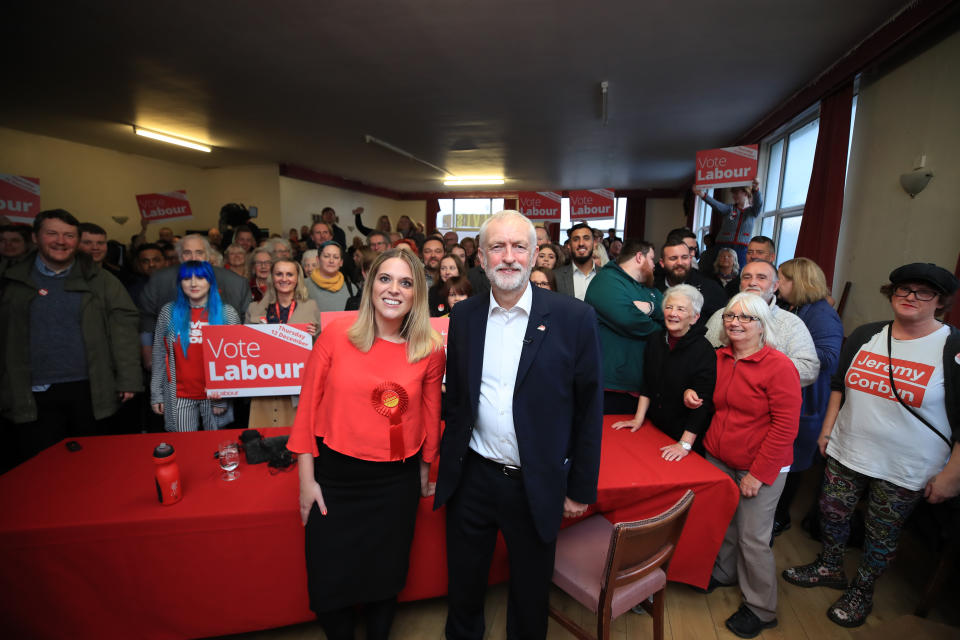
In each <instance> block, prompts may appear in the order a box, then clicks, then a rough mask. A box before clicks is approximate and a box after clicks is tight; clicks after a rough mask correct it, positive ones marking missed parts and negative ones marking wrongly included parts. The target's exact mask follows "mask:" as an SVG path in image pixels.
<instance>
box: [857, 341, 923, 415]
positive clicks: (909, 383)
mask: <svg viewBox="0 0 960 640" xmlns="http://www.w3.org/2000/svg"><path fill="white" fill-rule="evenodd" d="M892 363H893V369H892V370H893V381H894V382H896V383H897V391H899V392H900V397H901V398H903V401H904V402H905V403H907V404H908V405H910V406H911V407H914V408H919V407H920V406H921V405H922V404H923V395H924V393H925V392H926V390H927V385H928V384H930V378H931V377H932V376H933V370H934V367H933V366H931V365H928V364H923V363H922V362H911V361H910V360H899V359H897V358H894V359H893V360H892ZM889 369H890V366H889V365H888V364H887V356H885V355H879V354H876V353H870V352H869V351H867V350H866V349H861V350H860V352H859V353H857V357H856V358H855V359H854V361H853V363H852V364H851V365H850V368H849V369H848V370H847V375H846V378H845V379H844V382H845V383H846V385H847V388H848V389H854V390H856V391H863V392H864V393H869V394H872V395H875V396H877V397H880V398H886V399H888V400H891V401H893V402H896V401H897V399H896V398H895V397H894V395H893V389H891V388H890V374H889V373H888V370H889Z"/></svg>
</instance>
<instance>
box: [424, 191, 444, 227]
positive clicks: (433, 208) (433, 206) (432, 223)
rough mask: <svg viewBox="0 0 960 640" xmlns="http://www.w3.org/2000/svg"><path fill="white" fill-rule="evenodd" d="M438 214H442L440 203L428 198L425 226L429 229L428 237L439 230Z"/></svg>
mask: <svg viewBox="0 0 960 640" xmlns="http://www.w3.org/2000/svg"><path fill="white" fill-rule="evenodd" d="M438 213H440V201H439V200H437V199H436V198H427V215H426V219H425V220H424V226H425V227H426V228H427V234H428V235H429V234H431V233H434V232H435V231H436V230H437V214H438Z"/></svg>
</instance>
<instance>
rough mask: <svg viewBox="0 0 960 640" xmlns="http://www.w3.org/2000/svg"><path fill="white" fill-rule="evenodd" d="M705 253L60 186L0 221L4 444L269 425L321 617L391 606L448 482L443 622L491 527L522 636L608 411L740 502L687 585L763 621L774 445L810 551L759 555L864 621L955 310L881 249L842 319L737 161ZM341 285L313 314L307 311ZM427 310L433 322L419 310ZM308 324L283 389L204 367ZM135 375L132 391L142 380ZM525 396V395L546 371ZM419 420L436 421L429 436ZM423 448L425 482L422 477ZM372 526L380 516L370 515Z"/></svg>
mask: <svg viewBox="0 0 960 640" xmlns="http://www.w3.org/2000/svg"><path fill="white" fill-rule="evenodd" d="M733 196H734V204H732V205H727V204H724V203H721V202H719V201H715V200H713V199H712V198H706V200H707V202H708V203H709V204H710V205H711V206H713V207H714V208H715V209H717V210H718V211H720V212H721V213H722V214H723V215H724V223H723V228H722V229H721V231H720V233H719V234H718V236H717V242H716V243H714V244H713V245H712V246H710V247H709V248H706V249H705V251H704V252H703V253H701V252H700V246H699V243H698V240H697V237H696V235H695V234H693V233H692V232H691V231H690V230H689V229H684V228H681V229H675V230H673V231H671V232H670V233H669V234H668V236H667V238H666V239H665V241H664V242H663V243H662V245H661V246H660V249H659V254H658V252H657V250H656V247H654V245H653V244H651V243H649V242H647V241H644V240H640V239H635V238H626V239H621V238H619V237H617V235H616V232H615V230H614V229H610V230H608V232H607V235H606V236H604V234H603V233H602V232H601V231H600V230H597V229H592V228H591V227H590V226H589V225H588V224H587V223H583V222H580V223H577V224H574V225H573V226H572V227H571V228H570V229H569V230H568V231H567V232H566V235H567V237H566V239H565V241H564V242H563V243H560V242H558V238H551V237H550V235H549V233H548V232H547V229H545V228H543V227H535V226H534V225H533V224H531V223H530V221H529V220H527V219H526V218H525V217H523V216H522V215H520V214H519V213H517V212H511V211H506V212H501V213H497V214H494V215H492V216H490V217H489V218H488V219H487V220H486V221H485V222H484V224H483V226H482V227H481V228H480V231H479V234H478V235H477V236H466V237H460V234H458V233H457V232H454V231H450V232H447V233H445V234H439V233H428V232H426V230H424V229H423V227H422V225H418V224H415V223H414V222H413V221H412V220H410V218H408V217H407V216H402V217H401V218H400V219H399V220H398V221H397V223H396V226H395V227H394V226H393V224H392V223H391V220H390V218H389V217H387V216H380V217H379V219H378V220H377V221H376V224H375V226H374V227H367V226H366V225H364V224H363V214H364V210H363V209H362V208H358V209H356V210H354V211H353V212H352V213H353V216H354V227H355V228H356V229H357V230H359V232H360V233H361V234H363V237H356V238H354V239H353V241H352V242H351V243H350V244H349V246H348V244H347V238H346V233H345V232H344V230H343V229H342V228H340V227H339V226H338V224H337V222H338V219H337V216H336V212H335V211H334V210H333V209H332V208H329V207H327V208H325V209H323V211H322V212H321V214H320V216H319V219H318V220H317V221H315V222H314V223H313V224H312V225H309V226H306V225H305V226H303V227H302V228H301V229H299V230H297V229H290V230H289V233H288V234H287V236H286V237H280V236H279V235H274V236H269V237H264V236H265V234H262V233H261V232H260V230H259V229H258V228H257V227H256V225H255V224H254V223H253V221H252V220H251V219H250V218H249V215H248V214H247V212H246V210H245V209H243V208H242V207H241V206H239V205H226V206H225V207H224V210H223V211H222V212H221V224H220V225H218V226H217V227H215V228H212V229H210V230H208V231H207V232H206V233H191V234H187V235H184V236H182V237H175V236H174V234H173V232H172V231H171V230H170V229H169V228H166V227H164V228H161V229H160V230H159V232H158V237H157V239H156V241H153V242H150V241H148V239H147V237H146V231H147V228H146V225H144V228H143V229H142V230H141V232H140V233H139V234H138V235H137V236H134V237H133V238H131V243H130V244H129V245H126V246H125V245H121V244H119V243H117V242H113V241H109V240H108V239H107V234H106V232H105V231H104V230H103V229H102V228H101V227H99V226H97V225H95V224H92V223H86V222H84V223H81V222H79V221H78V220H77V219H76V218H75V217H74V216H73V215H71V214H70V213H69V212H67V211H65V210H62V209H57V210H48V211H43V212H40V213H39V214H38V215H37V216H36V218H35V220H34V223H33V226H32V228H30V227H25V226H19V225H7V226H3V227H2V229H0V232H2V236H0V240H2V243H0V255H2V262H0V336H2V338H0V339H2V340H3V345H4V364H5V366H4V368H3V372H2V373H0V401H2V406H0V409H2V419H3V427H4V433H5V435H6V436H7V438H8V443H9V446H8V447H6V448H5V453H4V460H3V467H2V469H0V471H5V470H7V469H10V468H12V467H13V466H15V465H16V464H19V463H20V462H22V461H24V460H26V459H28V458H30V457H31V456H33V455H35V454H37V453H38V452H39V451H41V450H42V449H44V448H46V447H48V446H50V445H52V444H55V443H57V442H59V441H60V440H62V439H64V438H72V437H77V436H87V435H102V434H113V433H122V432H130V431H133V432H139V431H141V430H158V431H159V430H166V431H192V430H198V429H201V428H203V429H220V428H224V427H227V426H232V427H248V426H249V427H250V428H257V429H259V428H264V427H272V426H288V427H292V432H291V436H290V439H289V442H288V448H289V449H290V450H291V451H292V452H294V453H296V454H297V456H298V462H299V474H300V511H301V516H302V519H303V523H304V525H305V527H306V536H307V537H306V539H307V544H306V562H307V570H308V589H309V594H310V602H311V608H312V609H313V610H314V611H315V612H316V613H317V615H318V618H319V619H320V621H321V624H322V625H323V627H324V629H325V630H326V632H327V635H328V637H329V638H352V637H353V629H354V626H355V621H354V613H355V609H356V607H357V606H358V605H360V610H361V611H362V612H363V616H364V619H365V621H366V625H367V637H370V638H385V637H387V636H388V634H389V629H390V624H391V621H392V618H393V611H394V608H395V604H396V595H397V593H398V592H399V591H400V590H401V589H402V587H403V584H404V580H405V577H406V571H407V555H408V553H409V548H410V543H411V540H412V535H413V526H414V520H415V517H416V511H417V504H418V499H419V497H420V496H429V495H433V494H434V493H435V494H436V504H437V506H441V505H445V506H446V507H447V531H448V540H447V546H448V572H449V577H450V586H449V607H450V609H449V614H448V620H447V628H446V632H447V637H450V638H476V637H480V636H482V634H483V629H484V624H485V623H484V618H483V595H484V591H485V588H486V576H487V571H488V569H489V564H490V559H491V554H492V550H493V545H494V543H495V541H496V535H497V531H501V532H502V533H503V535H504V538H505V539H506V542H507V547H508V552H509V555H510V563H511V587H510V594H509V604H508V616H507V626H508V635H509V636H510V637H513V636H514V635H515V636H517V637H521V636H522V637H543V635H544V634H545V633H546V611H547V594H548V585H549V582H550V575H551V573H552V566H553V554H554V545H555V541H556V534H557V530H558V529H559V527H560V523H561V520H562V519H563V518H564V517H567V518H570V517H577V516H579V515H581V514H583V513H584V511H585V510H586V509H587V507H588V505H589V504H590V503H592V502H593V501H595V499H596V480H597V474H598V472H599V465H600V440H601V424H602V416H603V414H617V415H620V414H625V415H627V416H633V417H632V418H628V419H624V420H620V421H617V422H615V423H613V425H612V428H614V429H625V428H626V429H630V430H631V431H636V430H638V429H640V428H650V427H644V425H645V424H646V423H647V421H649V422H650V423H652V424H653V425H654V428H658V429H660V430H661V431H662V432H663V433H665V434H667V436H669V437H670V438H671V439H672V440H673V441H674V442H673V443H672V444H669V445H666V446H664V447H663V448H662V450H661V452H660V455H661V456H662V458H663V459H664V460H665V461H666V462H667V463H670V464H682V461H683V460H684V458H686V457H687V456H688V455H689V454H690V453H691V452H696V453H698V454H701V455H703V456H704V457H706V459H707V460H709V461H710V462H711V463H712V464H714V465H715V466H716V467H717V468H718V469H719V470H720V471H721V472H723V473H724V474H726V475H728V476H729V477H730V478H731V480H732V481H733V482H735V483H736V485H737V486H738V488H739V491H740V500H739V505H738V507H737V510H736V514H735V515H734V517H733V520H732V522H731V523H730V525H729V528H728V530H727V532H726V536H725V537H724V541H723V545H722V547H721V550H720V553H719V555H718V557H717V559H716V563H715V566H714V569H713V573H712V577H711V579H710V584H709V586H708V588H707V589H706V590H707V591H712V590H713V589H715V588H720V587H726V586H733V585H737V586H738V587H739V589H740V591H741V592H742V594H743V601H742V605H741V606H740V608H739V609H738V610H737V611H736V612H734V613H733V614H732V615H731V616H730V617H729V619H728V620H727V626H728V628H730V630H731V631H733V632H734V633H735V634H737V635H738V636H740V637H745V638H749V637H754V636H756V635H757V634H759V633H760V632H761V631H762V630H763V629H766V628H769V627H772V626H774V625H776V624H777V618H776V612H777V579H776V572H775V564H774V558H773V553H772V550H771V547H772V545H773V538H774V536H776V535H779V534H780V533H781V532H782V531H784V530H786V529H787V528H789V527H790V524H791V523H790V515H789V512H790V506H791V504H792V502H793V500H794V498H795V496H796V493H797V487H798V486H799V483H800V479H799V478H800V477H799V473H800V472H801V471H804V470H806V469H808V468H810V467H811V466H813V465H814V464H815V461H816V459H817V458H818V457H821V456H822V457H825V458H826V471H825V474H824V477H823V487H822V491H821V494H820V499H819V509H820V522H821V529H822V532H821V535H822V540H823V552H822V553H821V554H820V555H819V556H818V557H817V559H816V560H814V561H813V562H812V563H810V564H807V565H802V566H798V567H793V568H790V569H788V570H786V571H784V572H783V578H784V579H785V580H786V581H787V582H789V583H791V584H793V585H799V586H801V587H816V586H826V587H830V588H837V589H842V590H843V595H842V596H841V597H840V598H839V600H837V602H836V603H835V604H834V605H833V606H832V607H831V608H830V610H829V612H828V616H829V617H830V619H831V620H833V621H834V622H836V623H837V624H840V625H844V626H857V625H859V624H862V623H863V622H864V620H865V619H866V617H867V615H868V614H869V613H870V610H871V607H872V594H873V590H874V586H875V584H876V581H877V579H878V578H879V577H880V575H881V574H882V572H883V571H884V569H885V568H886V566H887V565H888V563H889V562H890V560H891V559H892V557H893V555H894V552H895V550H896V547H897V542H898V537H899V533H900V530H901V528H902V526H903V523H904V521H905V520H906V518H907V517H908V516H909V514H910V511H911V510H912V508H913V507H914V506H915V505H916V504H917V503H918V502H919V501H920V500H922V499H924V498H926V499H927V500H930V501H932V502H937V501H942V500H945V499H947V498H949V497H952V496H955V495H957V493H960V454H958V455H951V454H952V453H956V452H957V446H956V441H957V438H958V436H960V401H958V398H960V374H958V370H957V367H956V362H960V359H958V358H960V356H958V352H960V332H958V331H957V330H956V329H953V328H950V327H949V326H947V325H944V324H943V323H941V322H940V320H939V319H938V318H940V317H941V316H942V314H943V313H944V312H945V311H946V310H947V309H949V307H950V305H951V303H952V301H953V296H954V294H955V292H956V290H957V288H958V282H957V279H956V278H955V277H954V276H953V275H952V274H951V273H950V272H948V271H947V270H945V269H943V268H941V267H938V266H936V265H932V264H924V263H914V264H908V265H904V266H902V267H899V268H897V269H894V270H893V271H892V272H891V273H890V275H889V278H888V280H889V282H888V283H887V284H885V285H884V287H883V288H882V290H881V291H882V293H883V295H885V296H886V297H887V299H888V300H889V301H890V305H891V309H892V314H893V318H894V319H893V321H892V322H883V323H876V324H870V325H866V326H864V327H861V328H859V329H857V330H856V331H854V332H853V334H852V335H851V336H850V337H849V338H848V339H847V341H846V344H845V345H843V338H844V336H843V327H842V324H841V322H840V318H839V316H838V315H837V313H836V311H835V310H834V308H833V306H832V299H831V298H830V292H829V287H828V285H827V282H826V280H825V278H824V274H823V271H822V270H821V269H820V267H819V266H818V265H817V264H815V263H814V262H813V261H811V260H809V259H807V258H803V257H798V258H794V259H791V260H786V261H782V262H781V263H779V265H778V262H777V257H776V246H775V243H774V241H773V240H771V239H770V238H767V237H764V236H752V235H751V233H750V231H751V230H752V228H753V226H754V225H753V221H754V220H753V219H754V217H755V215H756V212H757V211H759V210H760V207H761V196H760V192H759V188H758V186H757V185H756V184H754V185H753V186H752V187H751V188H742V189H737V190H735V192H734V194H733ZM344 310H355V311H357V315H356V316H355V317H350V318H345V319H340V320H336V321H334V322H332V323H330V324H329V325H328V326H327V327H325V328H324V329H323V330H322V331H321V330H320V313H321V312H324V311H344ZM443 316H449V318H450V328H449V340H448V345H449V346H448V350H447V352H446V353H445V351H444V348H443V344H442V341H441V340H440V337H439V335H438V334H437V333H436V332H435V331H434V330H433V329H432V328H431V325H430V322H429V318H430V317H443ZM241 322H243V323H247V324H258V323H267V324H281V323H297V324H299V325H305V326H306V327H307V329H308V331H309V333H311V334H312V335H313V336H314V339H315V347H314V349H313V351H312V353H311V356H310V359H309V361H308V362H307V365H306V369H305V373H304V377H303V385H302V392H301V394H300V395H299V396H279V397H259V398H255V399H253V400H252V401H249V402H241V401H233V400H229V399H225V398H219V397H216V395H215V394H214V395H213V396H211V395H210V394H208V393H207V390H206V389H205V383H204V375H203V365H202V362H203V354H202V345H201V339H200V336H201V327H203V326H204V325H219V324H238V323H241ZM144 390H147V391H149V394H146V393H143V392H144ZM544 397H549V398H550V402H548V403H543V402H542V398H544ZM441 418H442V420H443V421H444V422H445V430H444V432H443V435H442V437H441V430H440V423H441ZM437 460H439V473H438V483H437V484H436V485H434V484H433V483H432V482H430V480H429V469H430V465H431V464H432V463H434V462H435V461H437ZM864 492H868V493H869V506H868V510H867V519H866V521H867V540H866V546H865V552H864V554H863V559H862V560H861V563H860V566H859V568H858V571H857V575H856V576H855V577H854V579H853V580H852V581H848V579H847V577H846V575H845V574H844V570H843V555H844V549H845V544H846V540H847V537H848V536H849V530H850V526H849V523H850V519H851V515H852V511H853V508H854V507H855V505H856V503H857V500H858V498H859V496H860V495H861V494H863V493H864ZM385 531H387V532H389V533H387V534H385V533H384V532H385Z"/></svg>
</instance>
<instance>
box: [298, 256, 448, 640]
mask: <svg viewBox="0 0 960 640" xmlns="http://www.w3.org/2000/svg"><path fill="white" fill-rule="evenodd" d="M444 366H445V357H444V352H443V342H442V340H441V339H440V335H439V334H437V332H436V331H434V330H433V329H432V328H431V327H430V314H429V312H428V309H427V283H426V276H425V275H424V271H423V263H421V262H420V260H418V259H417V258H416V257H415V256H414V255H413V254H412V253H411V252H409V251H407V250H406V249H390V250H388V251H385V252H384V253H382V254H381V255H380V256H379V257H378V258H377V259H376V261H375V262H374V263H373V265H372V266H371V268H370V277H368V278H367V280H366V282H365V283H364V286H363V296H362V298H361V301H360V313H359V315H358V316H357V318H356V320H354V319H353V318H344V319H341V320H336V321H334V322H332V323H330V325H329V326H327V327H324V329H323V332H322V333H321V334H320V337H319V339H318V340H317V343H316V345H315V346H314V349H313V353H312V354H311V356H310V360H309V362H308V363H307V369H306V371H305V372H304V378H303V384H302V392H301V394H300V405H299V406H298V407H297V416H296V420H295V421H294V424H293V431H292V432H291V434H290V439H289V441H288V442H287V448H288V449H290V450H291V451H293V452H295V453H298V454H299V456H298V463H299V474H300V517H301V519H302V521H303V523H304V525H305V527H306V531H305V538H306V561H307V591H308V592H309V596H310V608H311V609H312V610H313V611H314V613H316V614H317V618H318V619H319V620H320V624H321V626H323V629H324V631H325V632H326V634H327V638H329V639H330V640H339V639H341V638H351V639H352V638H353V637H354V620H353V613H354V608H355V607H356V606H357V605H363V610H364V611H363V613H364V618H365V620H366V629H367V638H370V639H374V638H378V639H386V638H387V637H388V635H389V633H390V625H391V623H392V620H393V611H394V609H395V607H396V597H397V594H398V593H399V592H400V590H401V589H402V588H403V585H404V582H405V581H406V577H407V566H408V560H409V555H410V544H411V542H412V541H413V529H414V522H415V520H416V515H417V507H418V504H419V497H420V496H421V495H423V496H427V495H431V494H432V493H433V488H432V486H431V485H430V484H429V483H428V477H429V476H428V473H429V469H430V463H431V462H432V461H433V460H434V459H435V458H436V456H437V450H438V448H439V446H440V380H441V378H442V377H443V370H444Z"/></svg>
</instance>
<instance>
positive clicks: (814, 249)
mask: <svg viewBox="0 0 960 640" xmlns="http://www.w3.org/2000/svg"><path fill="white" fill-rule="evenodd" d="M852 101H853V82H850V83H848V84H846V85H844V86H843V87H841V88H840V89H838V90H837V91H835V92H834V93H832V94H830V95H829V96H827V97H825V98H824V99H823V101H822V102H821V103H820V133H819V134H818V136H817V150H816V153H815V154H814V156H813V171H812V173H811V174H810V188H809V189H808V190H807V202H806V204H805V205H804V207H803V222H801V223H800V234H799V236H798V238H797V250H796V252H795V253H794V255H795V256H803V257H805V258H810V259H811V260H813V261H814V262H816V263H817V264H818V265H819V266H820V268H821V269H823V273H824V275H825V276H826V277H827V285H828V286H830V285H831V284H832V283H833V270H834V267H835V266H836V260H837V239H838V237H839V234H840V215H841V213H842V212H843V183H844V181H845V179H846V175H847V145H848V143H849V140H850V109H851V106H852Z"/></svg>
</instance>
